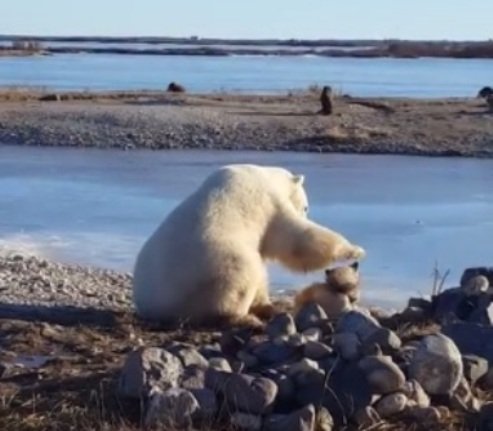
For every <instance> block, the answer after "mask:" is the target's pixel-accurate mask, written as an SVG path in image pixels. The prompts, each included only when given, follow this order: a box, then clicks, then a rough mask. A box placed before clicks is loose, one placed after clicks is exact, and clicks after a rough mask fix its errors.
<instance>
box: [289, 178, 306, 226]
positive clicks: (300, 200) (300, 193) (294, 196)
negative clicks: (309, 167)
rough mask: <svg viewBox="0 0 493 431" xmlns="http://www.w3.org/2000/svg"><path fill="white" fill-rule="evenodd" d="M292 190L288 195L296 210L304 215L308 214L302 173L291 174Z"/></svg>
mask: <svg viewBox="0 0 493 431" xmlns="http://www.w3.org/2000/svg"><path fill="white" fill-rule="evenodd" d="M292 182H293V191H292V193H291V196H290V200H291V203H292V204H293V206H294V208H295V210H296V212H297V213H298V214H301V215H302V216H303V217H306V216H307V214H308V197H307V196H306V192H305V189H304V187H303V183H304V182H305V177H304V175H293V176H292Z"/></svg>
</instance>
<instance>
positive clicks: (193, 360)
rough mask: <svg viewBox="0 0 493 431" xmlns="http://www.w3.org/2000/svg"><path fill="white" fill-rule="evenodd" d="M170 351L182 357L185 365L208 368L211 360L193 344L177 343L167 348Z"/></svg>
mask: <svg viewBox="0 0 493 431" xmlns="http://www.w3.org/2000/svg"><path fill="white" fill-rule="evenodd" d="M167 350H168V351H169V352H170V353H172V354H173V355H175V356H177V357H178V358H180V360H181V362H182V364H183V366H184V367H189V366H191V365H196V366H198V367H202V368H207V367H208V366H209V362H208V361H207V359H205V358H204V357H203V356H202V355H201V354H200V353H199V352H198V350H197V349H196V348H195V347H193V346H185V345H176V346H172V347H170V348H168V349H167Z"/></svg>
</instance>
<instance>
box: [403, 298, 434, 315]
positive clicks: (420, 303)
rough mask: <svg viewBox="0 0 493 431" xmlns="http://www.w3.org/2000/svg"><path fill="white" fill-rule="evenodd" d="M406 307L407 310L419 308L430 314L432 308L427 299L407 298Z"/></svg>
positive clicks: (429, 300)
mask: <svg viewBox="0 0 493 431" xmlns="http://www.w3.org/2000/svg"><path fill="white" fill-rule="evenodd" d="M407 306H408V307H409V308H420V309H421V310H423V311H425V312H430V311H431V308H432V302H431V299H429V298H409V301H408V302H407Z"/></svg>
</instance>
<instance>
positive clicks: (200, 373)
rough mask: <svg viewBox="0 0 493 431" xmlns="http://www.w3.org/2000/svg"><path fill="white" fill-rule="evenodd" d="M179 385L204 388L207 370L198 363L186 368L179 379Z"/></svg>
mask: <svg viewBox="0 0 493 431" xmlns="http://www.w3.org/2000/svg"><path fill="white" fill-rule="evenodd" d="M179 387H180V388H183V389H188V390H190V389H203V388H204V387H205V370H204V368H202V367H198V366H197V365H192V366H190V367H187V368H185V370H184V371H183V374H182V375H181V376H180V379H179Z"/></svg>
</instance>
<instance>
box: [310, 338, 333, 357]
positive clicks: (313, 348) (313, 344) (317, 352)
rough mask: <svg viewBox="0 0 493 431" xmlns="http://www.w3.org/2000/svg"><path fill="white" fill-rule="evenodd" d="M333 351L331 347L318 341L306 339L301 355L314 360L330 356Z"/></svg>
mask: <svg viewBox="0 0 493 431" xmlns="http://www.w3.org/2000/svg"><path fill="white" fill-rule="evenodd" d="M333 352H334V351H333V350H332V348H331V347H329V346H327V344H324V343H322V342H320V341H308V342H307V343H306V344H305V346H304V349H303V355H304V356H305V357H306V358H308V359H313V360H315V361H318V360H321V359H324V358H326V357H327V356H330V355H331V354H332V353H333Z"/></svg>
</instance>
